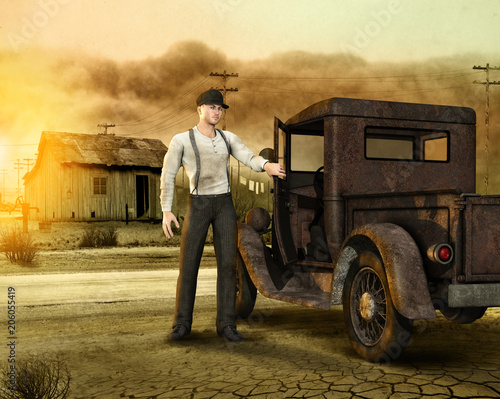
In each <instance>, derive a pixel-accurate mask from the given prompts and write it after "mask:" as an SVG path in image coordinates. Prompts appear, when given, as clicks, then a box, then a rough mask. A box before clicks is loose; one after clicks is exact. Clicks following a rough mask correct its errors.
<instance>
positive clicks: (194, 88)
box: [117, 76, 210, 126]
mask: <svg viewBox="0 0 500 399" xmlns="http://www.w3.org/2000/svg"><path fill="white" fill-rule="evenodd" d="M209 79H210V76H207V77H205V78H204V79H202V80H201V81H200V82H198V83H197V84H196V85H195V86H193V87H191V89H189V90H188V91H187V92H186V93H184V94H183V95H182V96H181V97H179V98H176V99H175V101H176V102H180V101H182V100H183V99H184V98H186V97H187V96H188V95H189V94H191V93H192V92H193V91H194V90H196V89H197V88H198V87H200V86H201V85H203V84H204V83H205V82H206V81H207V80H209ZM183 108H185V106H184V107H183ZM167 109H168V107H164V108H162V109H160V110H158V111H156V112H154V113H153V114H151V115H148V116H145V117H144V118H141V119H137V120H135V121H132V122H125V123H122V124H119V125H117V126H132V125H135V124H139V125H142V124H145V123H154V122H156V121H158V120H159V119H156V120H153V121H148V122H144V121H145V120H146V119H149V118H151V117H153V116H156V115H158V114H159V113H161V112H163V111H165V110H167ZM176 112H177V109H176V110H173V111H171V112H170V113H169V114H168V115H166V116H165V117H163V119H165V118H167V117H168V116H169V115H171V114H173V113H176ZM141 122H144V123H141Z"/></svg>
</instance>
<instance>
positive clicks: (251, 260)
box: [238, 223, 331, 309]
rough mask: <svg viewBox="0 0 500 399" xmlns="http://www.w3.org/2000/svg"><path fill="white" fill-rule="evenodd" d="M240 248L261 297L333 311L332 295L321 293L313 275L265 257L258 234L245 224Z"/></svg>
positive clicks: (239, 231)
mask: <svg viewBox="0 0 500 399" xmlns="http://www.w3.org/2000/svg"><path fill="white" fill-rule="evenodd" d="M238 248H239V251H240V254H241V257H242V259H243V262H244V264H245V267H246V268H247V270H248V274H249V275H250V278H251V279H252V281H253V282H254V284H255V286H256V287H257V289H258V290H259V292H260V293H261V294H262V295H264V296H266V297H268V298H272V299H278V300H281V301H285V302H291V303H295V304H298V305H303V306H310V307H315V308H319V309H330V307H331V296H330V293H329V292H324V291H323V290H321V288H320V287H319V286H318V284H317V283H316V281H315V279H314V278H313V276H312V275H311V273H308V272H304V271H302V270H300V269H297V270H293V269H289V268H284V267H282V266H280V265H279V264H277V263H276V262H275V261H274V259H273V258H272V257H271V256H269V254H268V253H266V249H265V246H264V243H263V242H262V240H261V238H260V236H259V235H258V234H257V232H256V231H255V230H254V229H253V228H252V227H250V226H248V225H246V224H244V223H239V224H238Z"/></svg>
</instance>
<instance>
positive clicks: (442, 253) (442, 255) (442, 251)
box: [437, 247, 451, 262]
mask: <svg viewBox="0 0 500 399" xmlns="http://www.w3.org/2000/svg"><path fill="white" fill-rule="evenodd" d="M437 255H438V258H439V260H440V261H441V262H448V261H449V260H450V259H451V248H449V247H441V248H439V250H438V253H437Z"/></svg>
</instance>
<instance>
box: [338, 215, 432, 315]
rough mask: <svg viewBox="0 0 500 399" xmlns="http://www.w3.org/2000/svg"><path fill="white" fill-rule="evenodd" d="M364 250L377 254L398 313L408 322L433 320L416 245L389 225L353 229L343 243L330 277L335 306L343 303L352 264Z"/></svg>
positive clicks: (408, 237)
mask: <svg viewBox="0 0 500 399" xmlns="http://www.w3.org/2000/svg"><path fill="white" fill-rule="evenodd" d="M367 249H372V250H376V251H378V252H379V254H380V256H381V258H382V261H383V263H384V268H385V272H386V275H387V281H388V283H389V290H390V293H391V297H392V301H393V303H394V306H395V307H396V309H397V310H398V312H399V313H401V314H402V315H403V316H404V317H406V318H408V319H411V320H417V319H432V318H434V317H436V311H435V310H434V306H433V304H432V300H431V296H430V293H429V288H428V286H427V279H426V276H425V272H424V266H423V262H422V257H421V255H420V251H419V249H418V246H417V244H416V243H415V240H414V239H413V238H412V237H411V235H410V234H409V233H408V232H407V231H406V230H405V229H403V228H402V227H401V226H398V225H395V224H392V223H377V224H367V225H365V226H362V227H359V228H357V229H355V230H353V231H352V232H351V234H350V235H349V236H348V237H347V238H346V239H345V240H344V244H343V245H342V250H341V251H340V253H339V256H338V259H337V262H336V263H335V265H336V266H335V270H334V275H333V282H332V284H333V287H332V289H333V304H334V305H335V304H341V303H342V291H343V289H344V283H345V279H346V277H347V273H348V271H349V268H350V266H351V264H352V262H353V261H354V259H355V258H356V257H357V256H358V254H360V253H362V252H363V251H365V250H367Z"/></svg>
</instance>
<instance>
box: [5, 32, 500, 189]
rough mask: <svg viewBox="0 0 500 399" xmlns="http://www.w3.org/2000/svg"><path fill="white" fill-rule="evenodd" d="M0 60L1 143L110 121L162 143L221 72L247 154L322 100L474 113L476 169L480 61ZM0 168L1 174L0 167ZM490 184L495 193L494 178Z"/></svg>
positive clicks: (55, 56) (230, 116)
mask: <svg viewBox="0 0 500 399" xmlns="http://www.w3.org/2000/svg"><path fill="white" fill-rule="evenodd" d="M0 60H1V62H0V76H1V79H2V82H3V83H2V87H1V88H0V93H1V96H2V100H3V101H2V104H3V112H2V113H0V134H1V142H0V144H18V143H38V141H39V138H40V134H41V132H42V131H44V130H53V131H66V132H75V133H91V134H95V133H98V132H100V131H101V129H100V128H98V127H97V125H98V124H100V123H111V124H115V125H116V127H115V128H113V129H111V132H113V133H115V134H117V135H124V136H135V137H148V138H158V139H161V140H162V141H163V142H164V143H165V144H167V145H168V143H169V142H170V139H171V137H172V136H173V135H174V134H175V133H178V132H181V131H185V130H187V129H188V128H189V127H191V126H193V125H194V124H195V123H196V122H197V115H196V107H195V100H196V97H197V96H198V94H199V93H200V92H201V91H204V90H206V89H209V88H211V87H216V88H222V79H221V78H220V77H217V76H210V73H211V72H216V73H219V74H221V73H223V72H224V71H226V72H227V73H228V74H232V73H238V77H232V78H229V79H228V80H227V82H226V87H227V88H228V89H236V88H237V89H238V91H237V92H236V91H230V92H228V96H227V102H228V104H229V105H230V108H229V110H228V112H227V114H226V123H227V129H228V130H231V131H234V132H235V133H237V134H238V135H239V136H240V137H241V138H242V139H243V141H244V142H245V143H246V144H247V145H248V146H249V147H250V148H252V149H253V150H254V151H259V150H260V149H262V148H264V147H269V146H271V145H272V129H273V124H274V116H277V117H279V118H280V119H282V120H283V121H286V120H287V119H288V118H290V117H291V116H293V115H294V114H295V113H297V112H299V111H300V110H302V109H303V108H305V107H307V106H309V105H311V104H313V103H315V102H317V101H321V100H323V99H326V98H330V97H353V98H363V99H377V100H389V101H403V102H422V103H432V104H446V105H458V106H469V107H472V108H474V109H475V110H476V112H477V121H478V160H479V166H478V170H481V169H482V166H481V162H482V160H483V158H484V155H483V154H484V151H483V148H484V144H483V141H484V103H485V89H484V86H483V85H479V84H473V81H474V80H479V81H482V80H484V79H485V74H484V72H483V71H478V70H473V69H472V67H473V66H474V65H479V64H480V63H481V62H483V63H484V64H486V62H488V60H483V58H482V57H481V55H479V54H465V55H460V56H454V57H443V58H439V59H430V60H422V61H421V62H417V63H396V62H391V61H390V60H388V61H387V62H377V63H373V62H372V63H370V62H367V61H365V60H364V59H363V58H361V57H359V56H356V55H353V54H349V53H344V52H340V53H336V54H323V53H310V52H304V51H294V52H283V53H278V54H274V55H272V56H270V57H267V58H262V59H256V60H252V61H242V60H238V59H231V58H228V56H227V55H226V54H224V52H222V51H221V50H218V49H213V48H211V47H210V46H208V45H207V44H204V43H202V42H197V41H186V42H179V43H177V44H176V45H174V46H172V47H170V48H169V49H168V50H167V51H166V52H165V53H164V54H163V55H162V56H160V57H156V58H147V59H144V60H141V61H128V62H116V61H113V60H110V59H106V58H102V57H95V56H92V55H89V54H82V53H81V52H78V51H76V50H62V49H44V50H41V49H37V48H32V49H25V50H23V51H22V52H20V53H18V54H12V53H8V52H3V53H1V52H0ZM490 79H491V80H495V77H493V76H492V77H490ZM490 103H491V108H490V146H489V150H490V173H491V174H492V175H499V174H498V173H496V171H498V170H499V169H500V165H498V164H496V159H497V158H499V157H498V155H499V153H500V143H499V139H500V137H499V134H498V128H499V126H498V125H499V122H498V121H500V118H499V117H498V116H497V115H496V112H495V111H496V109H498V108H499V105H500V91H498V90H495V88H493V89H492V90H490ZM25 150H26V149H25ZM29 150H30V151H31V150H35V147H30V148H29ZM11 161H12V160H11V159H9V160H8V162H11ZM0 163H1V164H2V166H0V167H4V165H3V164H4V160H0ZM490 181H491V178H490ZM492 184H493V185H495V187H497V188H498V189H496V191H499V190H500V181H495V180H494V181H493V182H492Z"/></svg>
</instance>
